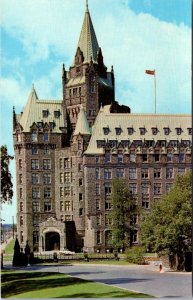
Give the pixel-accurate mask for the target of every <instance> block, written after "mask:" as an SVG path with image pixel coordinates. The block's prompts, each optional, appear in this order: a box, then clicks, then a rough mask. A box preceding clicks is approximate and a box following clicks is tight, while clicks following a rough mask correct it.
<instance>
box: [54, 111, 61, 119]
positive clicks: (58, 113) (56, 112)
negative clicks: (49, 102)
mask: <svg viewBox="0 0 193 300" xmlns="http://www.w3.org/2000/svg"><path fill="white" fill-rule="evenodd" d="M59 117H60V111H59V110H55V111H54V118H59Z"/></svg>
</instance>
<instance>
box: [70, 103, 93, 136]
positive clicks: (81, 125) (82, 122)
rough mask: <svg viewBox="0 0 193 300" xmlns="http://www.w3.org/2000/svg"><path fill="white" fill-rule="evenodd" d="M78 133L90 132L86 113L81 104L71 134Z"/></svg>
mask: <svg viewBox="0 0 193 300" xmlns="http://www.w3.org/2000/svg"><path fill="white" fill-rule="evenodd" d="M78 134H89V135H90V134H91V130H90V128H89V125H88V121H87V118H86V114H85V111H84V108H83V106H82V105H81V107H80V111H79V114H78V119H77V123H76V128H75V130H74V134H73V135H78Z"/></svg>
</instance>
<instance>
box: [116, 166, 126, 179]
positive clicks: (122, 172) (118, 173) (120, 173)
mask: <svg viewBox="0 0 193 300" xmlns="http://www.w3.org/2000/svg"><path fill="white" fill-rule="evenodd" d="M116 176H117V177H118V178H123V177H124V169H122V168H118V169H117V170H116Z"/></svg>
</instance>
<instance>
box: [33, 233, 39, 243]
mask: <svg viewBox="0 0 193 300" xmlns="http://www.w3.org/2000/svg"><path fill="white" fill-rule="evenodd" d="M38 243H39V232H38V231H34V232H33V245H34V244H38Z"/></svg>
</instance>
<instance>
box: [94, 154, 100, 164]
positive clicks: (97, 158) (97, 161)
mask: <svg viewBox="0 0 193 300" xmlns="http://www.w3.org/2000/svg"><path fill="white" fill-rule="evenodd" d="M95 160H96V164H98V163H99V156H95Z"/></svg>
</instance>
